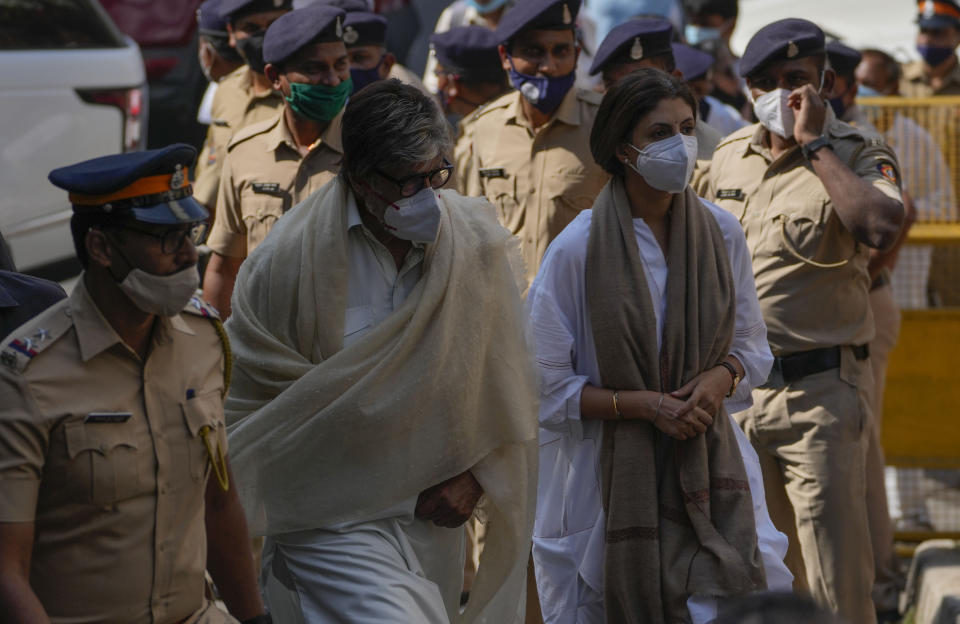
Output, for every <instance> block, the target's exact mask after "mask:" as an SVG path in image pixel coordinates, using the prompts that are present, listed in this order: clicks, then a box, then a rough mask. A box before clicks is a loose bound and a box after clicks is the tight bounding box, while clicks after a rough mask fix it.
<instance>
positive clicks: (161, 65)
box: [143, 58, 177, 81]
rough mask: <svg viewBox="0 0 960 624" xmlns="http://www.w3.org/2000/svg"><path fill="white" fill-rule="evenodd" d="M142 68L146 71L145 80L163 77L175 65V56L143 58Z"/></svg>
mask: <svg viewBox="0 0 960 624" xmlns="http://www.w3.org/2000/svg"><path fill="white" fill-rule="evenodd" d="M143 65H144V68H145V69H146V72H147V80H148V81H153V80H157V79H159V78H163V77H164V76H166V75H167V74H169V73H170V72H171V71H172V70H173V68H174V67H176V65H177V59H175V58H148V59H144V62H143Z"/></svg>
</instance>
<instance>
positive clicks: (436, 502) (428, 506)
mask: <svg viewBox="0 0 960 624" xmlns="http://www.w3.org/2000/svg"><path fill="white" fill-rule="evenodd" d="M481 495H483V488H482V487H480V484H479V483H478V482H477V480H476V479H475V478H474V476H473V474H472V473H471V472H470V471H469V470H468V471H466V472H462V473H460V474H458V475H457V476H455V477H453V478H451V479H447V480H446V481H444V482H443V483H438V484H437V485H435V486H433V487H431V488H428V489H426V490H424V491H423V492H421V493H420V496H419V497H418V498H417V507H416V509H415V510H414V514H415V515H416V517H417V518H419V519H420V520H429V521H430V522H433V523H434V524H435V525H437V526H442V527H446V528H448V529H452V528H455V527H458V526H460V525H461V524H463V523H464V522H466V521H467V519H469V518H470V514H472V513H473V510H474V508H475V507H476V506H477V501H479V500H480V496H481Z"/></svg>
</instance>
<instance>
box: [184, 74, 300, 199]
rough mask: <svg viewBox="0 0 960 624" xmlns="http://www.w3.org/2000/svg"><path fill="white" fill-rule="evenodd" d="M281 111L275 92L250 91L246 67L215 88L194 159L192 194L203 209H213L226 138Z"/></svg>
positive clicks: (250, 84) (218, 185)
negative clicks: (205, 134) (203, 133)
mask: <svg viewBox="0 0 960 624" xmlns="http://www.w3.org/2000/svg"><path fill="white" fill-rule="evenodd" d="M282 109H283V96H281V95H280V94H279V93H277V92H276V91H270V92H268V93H262V94H257V93H254V91H253V82H252V80H251V77H250V70H249V68H248V67H247V66H246V65H243V66H241V67H239V68H238V69H236V70H234V71H232V72H230V73H229V74H227V75H226V76H225V77H224V78H223V80H221V81H220V83H219V85H218V86H217V93H216V94H215V95H214V97H213V105H212V106H211V108H210V116H211V117H212V118H213V122H212V123H211V124H210V127H209V128H208V129H207V137H206V139H205V140H204V142H203V149H202V150H201V151H200V156H199V157H198V158H197V174H196V180H195V181H194V184H193V195H194V197H196V198H197V201H199V202H200V203H201V204H203V205H204V206H207V207H209V208H214V209H216V205H217V192H218V191H219V188H220V171H221V170H222V169H223V159H224V158H225V157H226V155H227V145H228V144H229V143H230V138H231V137H232V136H233V135H234V134H235V133H237V132H238V131H240V130H242V129H244V128H246V127H247V126H249V125H252V124H255V123H257V122H260V121H264V120H266V119H270V118H272V117H273V116H274V115H275V114H276V113H277V111H279V110H282Z"/></svg>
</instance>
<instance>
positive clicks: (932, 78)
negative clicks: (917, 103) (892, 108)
mask: <svg viewBox="0 0 960 624" xmlns="http://www.w3.org/2000/svg"><path fill="white" fill-rule="evenodd" d="M917 13H918V15H917V25H918V26H919V27H920V32H919V33H917V52H919V53H920V58H921V60H919V61H914V62H912V63H907V64H906V65H904V66H903V77H902V78H901V79H900V93H901V94H902V95H904V96H906V97H929V96H931V95H960V61H958V59H957V52H956V50H957V46H960V4H958V3H957V2H956V1H955V0H920V1H919V2H918V3H917Z"/></svg>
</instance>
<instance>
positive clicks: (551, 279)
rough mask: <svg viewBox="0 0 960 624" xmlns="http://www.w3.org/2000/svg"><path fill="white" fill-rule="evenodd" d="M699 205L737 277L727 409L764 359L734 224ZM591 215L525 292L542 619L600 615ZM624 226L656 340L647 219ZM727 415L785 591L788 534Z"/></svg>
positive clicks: (700, 615)
mask: <svg viewBox="0 0 960 624" xmlns="http://www.w3.org/2000/svg"><path fill="white" fill-rule="evenodd" d="M703 203H704V204H706V205H707V207H708V208H709V209H710V212H711V213H712V214H713V216H714V218H715V219H716V221H717V223H718V225H719V226H720V230H721V231H722V233H723V238H724V242H725V244H726V248H727V254H728V256H729V257H730V262H731V268H732V271H733V276H734V280H735V283H736V295H737V299H736V322H735V330H734V338H733V346H732V348H731V353H732V354H733V355H734V356H736V358H737V359H738V360H740V362H741V363H742V364H743V367H744V370H745V371H746V375H745V377H744V379H743V380H742V381H741V383H740V386H739V387H738V388H737V391H736V393H735V394H734V395H733V397H731V398H730V399H728V400H727V401H725V405H726V409H727V412H728V413H731V414H732V413H734V412H738V411H741V410H743V409H746V408H747V407H749V406H750V405H752V402H753V401H752V398H751V396H750V393H751V390H752V389H753V388H754V387H755V386H758V385H760V384H762V383H763V382H764V381H765V380H766V378H767V375H768V373H769V371H770V367H771V365H772V363H773V356H772V355H771V353H770V348H769V346H768V344H767V330H766V325H765V324H764V322H763V317H762V315H761V313H760V306H759V303H758V302H757V294H756V288H755V286H754V282H753V269H752V266H751V262H750V254H749V251H748V249H747V244H746V240H745V239H744V236H743V231H742V229H741V228H740V224H739V223H738V222H737V220H736V218H735V217H733V216H732V215H731V214H730V213H728V212H726V211H724V210H723V209H721V208H719V207H718V206H716V205H714V204H711V203H710V202H706V201H704V202H703ZM591 218H592V210H585V211H583V212H581V213H580V214H579V215H577V217H576V218H575V219H574V220H573V222H572V223H570V225H568V226H567V228H566V229H565V230H564V231H563V232H562V233H561V234H560V236H558V237H557V238H556V240H554V241H553V243H552V244H551V245H550V247H549V248H548V249H547V253H546V255H545V256H544V259H543V264H542V265H541V267H540V272H539V273H538V274H537V277H536V279H535V280H534V282H533V285H532V286H531V288H530V294H529V296H528V304H529V306H530V314H531V324H532V328H533V332H534V335H535V339H536V350H537V364H538V366H539V369H540V375H541V382H540V383H541V385H540V480H539V487H538V493H537V516H536V524H535V527H534V533H533V558H534V563H535V565H536V573H537V588H538V590H539V593H540V602H541V605H542V609H543V616H544V620H545V622H546V623H547V624H574V623H576V624H583V623H587V622H589V623H593V622H598V623H599V622H602V621H603V604H602V600H603V562H604V556H603V549H604V532H605V526H606V520H605V518H604V514H603V509H602V505H601V493H600V492H601V490H600V471H599V453H600V448H601V436H602V434H603V422H602V421H599V420H581V418H580V392H581V390H582V389H583V387H584V385H586V384H587V383H589V384H591V385H594V386H600V370H599V366H598V364H597V357H596V350H595V347H594V342H593V333H592V331H591V327H590V318H589V307H588V305H587V301H586V288H585V283H584V280H585V273H584V271H585V266H586V258H587V241H588V238H589V234H590V222H591ZM633 223H634V232H635V234H636V237H637V244H638V246H639V248H640V255H641V259H642V261H643V267H644V274H645V276H646V279H647V284H648V286H649V289H650V297H651V300H652V302H653V308H654V312H655V314H656V321H657V336H658V342H659V337H660V336H662V334H663V323H664V314H665V307H666V299H665V294H666V287H667V263H666V259H665V258H664V256H663V253H662V251H661V249H660V246H659V245H658V244H657V242H656V239H655V238H654V235H653V232H652V231H651V230H650V228H649V227H648V226H647V225H646V223H644V221H643V220H642V219H634V221H633ZM658 348H659V344H658ZM731 422H733V428H734V432H735V433H736V435H737V442H738V444H739V446H740V452H741V454H742V455H743V459H744V465H745V467H746V471H747V477H748V479H749V482H750V490H751V494H752V496H753V508H754V516H755V519H756V524H757V532H758V538H759V545H760V552H761V555H762V557H763V564H764V568H765V570H766V574H767V582H768V585H769V587H770V588H771V589H787V590H788V589H790V587H791V585H792V581H793V577H792V575H791V574H790V572H789V571H788V570H787V568H786V566H785V565H784V563H783V557H784V556H785V555H786V551H787V538H786V536H785V535H783V534H782V533H780V532H779V531H777V530H776V528H775V527H774V526H773V523H772V522H771V520H770V516H769V515H768V513H767V508H766V503H765V499H764V494H763V478H762V476H761V472H760V462H759V459H758V458H757V455H756V452H755V451H754V450H753V448H752V447H751V446H750V443H749V442H748V441H747V439H746V436H744V435H743V432H742V431H740V429H739V427H738V426H737V424H736V422H734V421H732V420H731ZM687 604H688V608H689V609H690V612H691V616H692V617H693V620H694V622H709V621H710V620H712V619H713V618H714V617H715V616H716V603H715V601H714V600H712V599H708V598H703V597H696V596H694V597H691V598H690V600H689V601H688V603H687Z"/></svg>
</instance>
